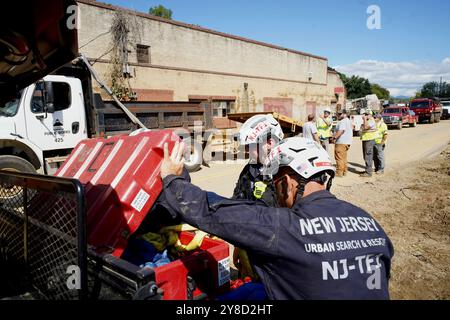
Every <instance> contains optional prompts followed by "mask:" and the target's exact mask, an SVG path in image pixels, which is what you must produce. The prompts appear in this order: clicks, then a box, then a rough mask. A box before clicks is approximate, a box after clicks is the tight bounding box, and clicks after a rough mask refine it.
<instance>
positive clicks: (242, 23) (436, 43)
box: [105, 0, 450, 95]
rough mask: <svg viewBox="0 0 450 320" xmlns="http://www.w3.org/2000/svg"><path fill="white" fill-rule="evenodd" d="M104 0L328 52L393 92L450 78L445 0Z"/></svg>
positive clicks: (449, 8)
mask: <svg viewBox="0 0 450 320" xmlns="http://www.w3.org/2000/svg"><path fill="white" fill-rule="evenodd" d="M105 2H107V3H111V4H115V5H119V6H122V7H127V8H130V9H134V10H136V11H142V12H148V9H149V8H150V7H151V6H154V5H158V4H162V5H164V6H165V7H167V8H170V9H171V10H172V11H173V12H174V13H173V19H174V20H178V21H182V22H186V23H192V24H197V25H200V26H202V27H205V28H209V29H214V30H217V31H222V32H226V33H231V34H234V35H238V36H242V37H247V38H250V39H255V40H259V41H263V42H268V43H272V44H276V45H280V46H283V47H287V48H291V49H296V50H300V51H304V52H308V53H312V54H316V55H320V56H324V57H327V58H328V60H329V65H330V66H332V67H337V68H338V70H341V71H343V72H346V73H349V74H357V75H361V76H365V77H368V78H369V79H370V80H371V81H373V82H379V83H380V84H382V85H384V86H387V87H388V88H389V89H391V91H393V94H395V95H400V94H406V95H410V94H413V93H414V92H413V91H415V90H417V88H418V87H419V86H420V85H421V84H422V83H424V82H426V81H430V80H439V78H440V77H441V76H443V77H444V80H447V81H448V82H450V1H447V0H440V1H438V0H428V1H424V0H409V1H404V0H339V1H338V0H316V1H314V0H279V1H269V0H259V1H256V0H247V1H242V0H241V1H238V0H228V1H218V0H209V1H206V0H190V1H188V0H156V1H154V0H134V1H133V0H127V1H126V0H106V1H105ZM372 4H374V5H378V6H379V7H380V9H381V27H382V29H381V30H369V29H368V28H367V26H366V21H367V19H368V17H369V14H367V12H366V10H367V8H368V6H369V5H372ZM392 70H396V75H395V76H394V75H392V76H391V75H390V74H389V71H392ZM402 79H403V80H402Z"/></svg>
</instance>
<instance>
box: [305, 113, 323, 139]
mask: <svg viewBox="0 0 450 320" xmlns="http://www.w3.org/2000/svg"><path fill="white" fill-rule="evenodd" d="M315 119H316V116H315V115H314V114H310V115H309V116H308V121H307V122H306V123H305V124H304V125H303V133H302V134H303V138H306V139H309V140H312V141H316V142H317V143H320V139H319V135H318V131H317V127H316V123H315Z"/></svg>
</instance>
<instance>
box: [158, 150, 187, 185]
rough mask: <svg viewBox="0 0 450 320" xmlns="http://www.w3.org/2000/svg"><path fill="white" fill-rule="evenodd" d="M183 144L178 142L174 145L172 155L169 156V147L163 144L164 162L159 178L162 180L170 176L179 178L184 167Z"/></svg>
mask: <svg viewBox="0 0 450 320" xmlns="http://www.w3.org/2000/svg"><path fill="white" fill-rule="evenodd" d="M183 154H184V144H183V143H182V142H181V143H180V142H179V141H177V142H176V143H175V146H174V147H173V150H172V154H171V155H170V156H169V146H168V145H167V143H165V144H164V160H163V162H162V164H161V178H162V179H164V178H166V177H167V176H170V175H176V176H181V175H182V174H183V167H184V157H183Z"/></svg>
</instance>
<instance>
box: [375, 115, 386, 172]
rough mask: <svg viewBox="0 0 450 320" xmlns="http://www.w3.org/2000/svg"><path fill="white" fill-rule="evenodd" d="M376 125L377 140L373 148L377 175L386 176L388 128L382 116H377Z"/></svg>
mask: <svg viewBox="0 0 450 320" xmlns="http://www.w3.org/2000/svg"><path fill="white" fill-rule="evenodd" d="M375 124H376V128H377V138H376V139H375V146H374V148H373V154H374V157H373V161H374V164H375V174H384V167H385V161H386V160H385V157H384V149H385V148H386V141H387V138H388V127H387V125H386V123H384V121H383V117H382V116H381V114H377V115H376V117H375Z"/></svg>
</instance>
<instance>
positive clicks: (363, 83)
mask: <svg viewBox="0 0 450 320" xmlns="http://www.w3.org/2000/svg"><path fill="white" fill-rule="evenodd" d="M340 76H341V79H342V82H343V83H344V85H345V89H346V90H347V98H348V99H356V98H361V97H365V96H367V95H369V94H371V93H372V89H371V87H370V82H369V80H367V79H364V78H362V77H358V76H351V77H347V76H346V75H345V74H342V73H341V74H340Z"/></svg>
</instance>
